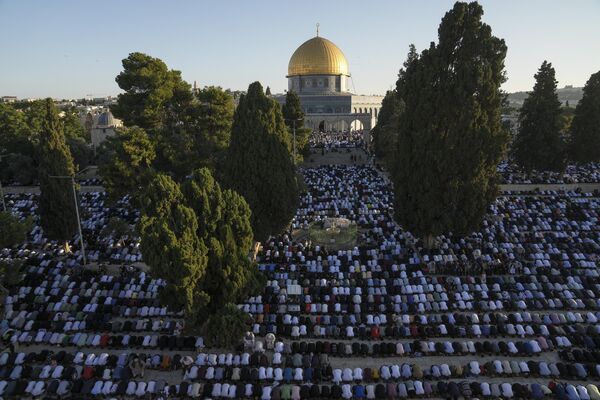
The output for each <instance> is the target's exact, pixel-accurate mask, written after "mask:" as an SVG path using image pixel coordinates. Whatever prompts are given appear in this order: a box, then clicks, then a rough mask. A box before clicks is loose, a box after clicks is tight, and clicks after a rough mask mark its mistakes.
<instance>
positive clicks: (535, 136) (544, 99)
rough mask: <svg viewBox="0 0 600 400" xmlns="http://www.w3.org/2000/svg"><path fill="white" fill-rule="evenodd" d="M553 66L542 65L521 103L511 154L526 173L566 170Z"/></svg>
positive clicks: (547, 63) (559, 108)
mask: <svg viewBox="0 0 600 400" xmlns="http://www.w3.org/2000/svg"><path fill="white" fill-rule="evenodd" d="M555 75H556V73H555V71H554V68H553V67H552V64H551V63H549V62H547V61H544V62H543V63H542V66H541V67H540V69H539V70H538V72H537V73H536V74H535V86H534V87H533V92H531V93H529V96H528V97H527V98H526V99H525V101H524V102H523V107H521V111H520V114H519V124H520V128H519V132H518V134H517V136H516V138H515V140H514V143H513V148H512V153H513V156H514V158H515V160H516V162H517V163H518V164H519V165H520V166H521V167H522V168H524V169H525V170H526V171H531V170H534V169H535V170H542V171H546V170H551V171H560V170H562V169H564V167H565V143H564V139H563V137H562V135H561V130H562V122H561V121H562V118H561V106H560V101H559V100H558V95H557V93H556V83H557V81H556V78H555Z"/></svg>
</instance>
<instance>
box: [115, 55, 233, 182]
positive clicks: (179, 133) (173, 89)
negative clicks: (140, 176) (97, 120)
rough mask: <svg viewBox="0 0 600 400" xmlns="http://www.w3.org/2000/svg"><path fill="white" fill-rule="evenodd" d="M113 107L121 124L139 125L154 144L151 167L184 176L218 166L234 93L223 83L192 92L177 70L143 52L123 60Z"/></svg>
mask: <svg viewBox="0 0 600 400" xmlns="http://www.w3.org/2000/svg"><path fill="white" fill-rule="evenodd" d="M123 68H124V70H123V71H122V72H121V73H120V74H119V75H118V76H117V78H116V81H117V83H118V84H119V87H120V88H121V89H123V90H124V91H125V93H122V94H120V95H119V98H118V103H117V104H116V105H115V106H113V108H112V110H113V112H114V114H115V116H117V117H119V118H121V119H123V121H124V123H125V125H127V126H133V125H137V126H139V127H141V128H143V129H144V130H145V131H146V133H147V134H148V137H149V138H150V141H151V142H152V144H153V146H154V148H155V157H154V158H153V160H152V167H153V168H154V170H156V171H158V172H164V173H166V174H168V175H170V176H172V177H173V178H174V179H175V180H176V181H182V180H183V179H185V177H186V176H188V175H189V174H190V173H191V172H192V171H193V170H195V169H197V168H200V167H209V168H211V170H213V171H214V172H218V171H219V170H220V169H221V164H222V163H223V158H224V154H225V150H226V148H227V146H228V145H229V136H230V131H231V124H232V120H233V110H234V103H233V98H232V97H231V96H230V95H229V94H228V93H226V92H224V91H223V90H222V89H221V88H218V87H207V88H204V89H202V90H200V91H198V92H197V93H196V95H194V94H193V93H192V91H191V87H190V85H189V84H188V83H187V82H185V81H184V80H183V79H182V78H181V74H180V72H179V71H173V70H169V69H168V67H167V66H166V65H165V63H164V62H162V61H161V60H159V59H157V58H152V57H150V56H148V55H146V54H142V53H131V54H130V55H129V57H128V58H126V59H124V60H123Z"/></svg>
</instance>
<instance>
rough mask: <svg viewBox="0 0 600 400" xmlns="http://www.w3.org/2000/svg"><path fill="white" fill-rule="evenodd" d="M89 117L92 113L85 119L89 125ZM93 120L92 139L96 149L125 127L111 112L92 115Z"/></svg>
mask: <svg viewBox="0 0 600 400" xmlns="http://www.w3.org/2000/svg"><path fill="white" fill-rule="evenodd" d="M89 116H90V113H88V114H87V115H86V117H85V119H86V122H87V123H88V124H89ZM92 118H93V123H92V130H91V134H90V136H91V139H92V146H93V147H94V148H98V146H100V145H101V144H102V142H104V141H105V140H106V138H108V137H109V136H113V135H114V134H115V132H116V129H117V128H120V127H121V126H123V123H122V122H121V120H119V119H116V118H115V117H114V116H113V115H112V113H111V112H110V111H109V110H104V111H102V112H101V113H100V114H97V115H96V116H94V115H92ZM84 126H85V125H84Z"/></svg>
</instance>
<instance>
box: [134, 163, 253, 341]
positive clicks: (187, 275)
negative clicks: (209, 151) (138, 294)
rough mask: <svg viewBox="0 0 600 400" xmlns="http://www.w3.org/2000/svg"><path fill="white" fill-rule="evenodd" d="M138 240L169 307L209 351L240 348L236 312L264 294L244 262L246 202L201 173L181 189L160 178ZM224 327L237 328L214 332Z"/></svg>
mask: <svg viewBox="0 0 600 400" xmlns="http://www.w3.org/2000/svg"><path fill="white" fill-rule="evenodd" d="M140 232H141V235H142V247H141V248H142V254H143V256H144V260H145V261H146V262H147V263H148V264H149V265H150V267H151V268H152V271H153V273H154V274H155V275H156V276H158V277H160V278H164V279H166V280H167V288H166V290H165V291H164V296H165V299H166V300H167V301H169V304H171V305H172V306H175V307H182V308H183V309H184V310H185V313H186V320H187V321H188V323H189V324H190V325H192V326H196V327H200V328H201V329H202V330H203V331H204V332H205V333H207V334H208V337H209V338H210V339H211V341H212V342H213V343H211V344H218V345H230V344H232V343H234V342H236V341H237V340H239V339H240V338H241V335H242V333H243V330H242V329H240V324H238V322H241V323H242V326H243V319H244V318H245V316H244V314H243V313H241V314H240V313H238V312H235V304H237V303H238V302H240V301H242V300H243V299H244V298H245V297H246V296H247V295H249V294H250V293H252V292H255V291H258V290H260V289H261V288H262V286H264V278H263V277H262V275H261V274H260V273H259V271H258V269H257V268H256V265H254V264H253V263H251V262H250V260H249V258H248V254H249V252H250V248H251V246H252V238H253V235H252V229H251V226H250V208H249V207H248V204H247V203H246V202H245V201H244V199H243V198H242V197H241V196H240V195H238V194H237V193H235V192H233V191H231V190H222V189H221V187H220V185H219V184H218V182H217V181H216V180H215V179H214V178H213V176H212V174H211V173H210V171H209V170H208V169H207V168H203V169H200V170H196V171H195V172H194V173H193V174H192V175H191V177H189V178H188V179H186V180H185V181H184V182H183V183H182V184H177V183H175V182H174V181H173V180H172V179H171V178H169V177H167V176H165V175H162V174H159V175H158V176H157V177H156V178H155V179H154V180H153V182H152V184H151V185H150V186H149V187H148V190H147V195H146V196H144V201H143V207H142V218H141V221H140ZM232 320H233V321H232ZM207 321H210V323H207ZM236 321H237V322H236ZM224 325H227V326H230V328H236V327H237V328H236V330H235V331H233V332H229V331H227V332H223V331H219V332H215V330H214V329H215V328H216V327H219V328H220V327H223V326H224Z"/></svg>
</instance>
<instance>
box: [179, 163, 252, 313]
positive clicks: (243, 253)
mask: <svg viewBox="0 0 600 400" xmlns="http://www.w3.org/2000/svg"><path fill="white" fill-rule="evenodd" d="M183 192H184V194H185V196H186V201H187V202H188V204H190V205H191V207H193V209H194V211H195V213H196V215H197V218H198V222H199V224H198V229H197V231H196V232H197V235H198V237H199V238H200V240H202V242H203V243H204V244H205V246H206V247H207V248H208V265H207V270H206V276H205V278H204V279H203V280H202V282H201V284H200V285H199V289H200V290H201V291H202V292H203V293H205V294H206V298H207V299H208V301H207V303H206V304H205V307H204V309H199V310H198V312H199V314H200V316H201V317H202V318H204V317H206V315H207V314H214V313H216V312H218V311H219V310H221V309H223V308H224V307H225V306H226V305H227V304H236V303H237V302H239V301H241V300H243V298H244V297H245V296H246V295H248V294H249V292H250V291H256V290H260V289H261V288H262V287H260V284H261V283H263V281H261V279H260V277H259V276H260V273H259V272H258V269H257V268H256V266H255V265H254V264H252V263H251V262H250V259H249V257H248V255H249V254H250V250H251V247H252V243H253V235H252V227H251V225H250V207H248V203H246V201H245V200H244V199H243V197H242V196H240V195H239V194H237V193H236V192H234V191H232V190H229V189H228V190H222V189H221V187H220V185H219V183H218V182H217V181H216V180H215V179H214V178H213V176H212V175H211V173H210V171H209V170H208V169H206V168H203V169H200V170H197V171H195V172H194V173H193V175H192V177H191V179H188V180H186V181H185V182H184V184H183Z"/></svg>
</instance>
